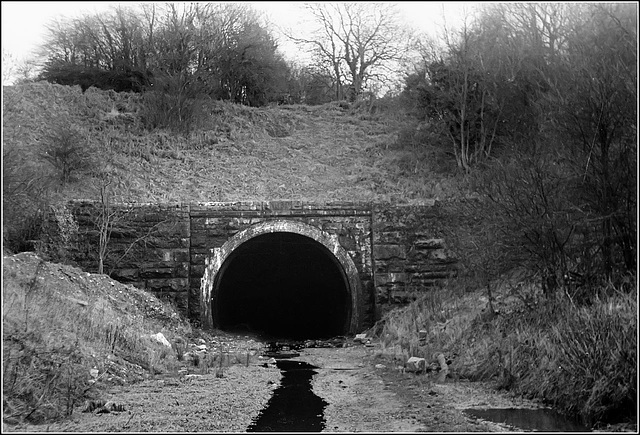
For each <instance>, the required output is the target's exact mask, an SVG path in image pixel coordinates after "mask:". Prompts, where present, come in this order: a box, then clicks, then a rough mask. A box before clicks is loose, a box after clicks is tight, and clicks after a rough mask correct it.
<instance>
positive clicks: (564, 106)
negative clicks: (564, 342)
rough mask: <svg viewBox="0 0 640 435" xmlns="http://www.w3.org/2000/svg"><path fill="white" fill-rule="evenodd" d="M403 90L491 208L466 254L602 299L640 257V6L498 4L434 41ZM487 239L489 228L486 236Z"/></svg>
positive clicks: (492, 269)
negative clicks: (603, 287) (602, 290)
mask: <svg viewBox="0 0 640 435" xmlns="http://www.w3.org/2000/svg"><path fill="white" fill-rule="evenodd" d="M421 54H422V61H421V62H419V63H418V64H417V65H416V66H415V70H414V71H413V72H412V73H411V74H410V75H408V77H407V79H406V86H405V90H404V94H403V96H404V97H405V101H408V102H409V106H410V108H411V110H412V111H413V113H414V115H415V117H416V118H417V120H419V121H420V124H419V126H418V128H417V129H416V133H415V134H414V137H413V140H414V142H415V143H416V144H422V145H424V146H435V147H436V148H439V149H441V150H443V151H444V152H446V153H447V154H448V155H450V156H451V157H450V158H451V159H453V160H455V162H456V164H457V166H458V167H459V168H460V170H462V171H463V172H466V173H468V174H472V175H473V177H472V179H473V182H474V183H475V186H474V187H475V188H476V189H477V190H478V191H479V192H481V193H482V194H484V195H485V197H486V198H488V200H489V201H490V202H489V206H488V207H487V208H486V209H484V210H479V209H478V210H475V211H474V212H473V213H472V214H473V215H474V216H475V217H476V218H478V219H485V221H486V224H485V226H484V230H486V231H484V234H485V235H484V236H482V237H483V238H484V240H483V241H482V242H481V243H479V244H477V245H476V246H482V247H483V248H482V250H481V251H480V250H479V249H474V248H473V244H471V245H470V248H469V251H468V252H465V256H467V257H469V258H474V257H473V256H470V254H471V253H472V252H473V251H476V253H477V255H476V256H475V260H474V261H473V262H472V263H473V264H470V269H472V270H475V271H476V272H477V271H482V274H483V275H484V276H485V277H486V278H487V279H488V280H489V279H490V278H495V277H497V276H499V275H500V273H501V272H503V271H504V270H508V269H511V268H513V267H524V269H525V270H527V271H529V273H530V275H531V277H532V278H535V279H536V280H538V281H539V282H541V283H542V285H543V287H544V288H545V290H546V291H547V292H548V293H550V294H552V293H554V292H556V291H557V290H565V291H568V292H570V293H571V294H572V295H574V296H576V297H584V298H587V299H588V298H590V297H593V296H594V294H595V292H593V291H592V289H593V284H595V283H596V282H601V281H602V280H603V279H604V280H605V281H606V280H613V281H614V282H617V283H620V282H623V281H625V280H627V282H628V278H625V277H627V276H628V274H629V273H633V274H635V271H636V259H637V229H636V216H637V212H636V206H637V190H636V182H637V119H638V118H637V5H635V4H623V3H617V4H564V3H562V4H561V3H528V4H516V3H499V4H487V5H485V6H484V7H483V8H482V9H480V10H479V11H478V13H477V14H476V15H475V17H473V18H472V19H469V20H468V21H467V22H466V25H465V26H463V27H462V28H461V29H460V30H459V31H458V32H455V33H454V32H452V33H449V34H448V35H447V38H446V39H445V42H444V45H443V46H440V47H438V46H436V45H434V44H431V45H430V44H423V45H422V47H421ZM473 237H475V238H481V234H480V233H476V234H475V235H473Z"/></svg>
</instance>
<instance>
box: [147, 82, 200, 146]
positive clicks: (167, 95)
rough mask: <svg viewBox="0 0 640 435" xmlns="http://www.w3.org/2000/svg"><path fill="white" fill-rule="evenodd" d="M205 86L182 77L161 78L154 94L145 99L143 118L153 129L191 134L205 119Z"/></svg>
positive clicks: (149, 94)
mask: <svg viewBox="0 0 640 435" xmlns="http://www.w3.org/2000/svg"><path fill="white" fill-rule="evenodd" d="M200 88H201V86H199V85H198V84H197V82H196V83H192V82H191V81H189V80H188V79H187V78H186V77H182V76H180V75H175V76H169V75H166V76H163V77H158V78H157V79H156V81H155V85H154V88H153V91H150V92H146V93H145V94H144V96H143V103H142V104H143V106H142V111H141V116H142V119H143V123H144V126H145V128H147V129H149V130H154V129H167V130H171V131H173V132H176V133H184V134H187V133H189V132H191V131H192V130H194V129H195V128H197V127H199V126H200V122H201V120H202V116H203V115H204V114H203V113H202V98H203V95H204V94H201V93H200V90H201V89H200Z"/></svg>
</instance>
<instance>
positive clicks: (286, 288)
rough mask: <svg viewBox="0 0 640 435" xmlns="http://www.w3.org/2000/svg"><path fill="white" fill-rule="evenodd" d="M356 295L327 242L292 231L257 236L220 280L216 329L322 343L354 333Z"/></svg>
mask: <svg viewBox="0 0 640 435" xmlns="http://www.w3.org/2000/svg"><path fill="white" fill-rule="evenodd" d="M351 291H352V289H351V288H350V284H349V279H348V277H347V275H346V274H345V270H344V267H343V266H342V265H341V263H340V261H339V260H338V259H337V258H336V256H335V255H334V254H333V253H332V252H331V251H330V250H329V249H328V248H327V247H326V246H325V245H323V244H322V243H319V242H318V241H316V240H314V239H313V238H311V237H308V236H306V235H302V234H297V233H292V232H269V233H265V234H260V235H257V236H255V237H252V238H250V239H248V240H246V241H244V242H243V243H241V244H240V245H239V246H237V247H236V248H235V249H234V250H233V252H231V253H230V254H229V255H228V256H227V258H226V259H225V260H224V262H223V263H222V265H221V267H220V270H219V271H218V272H217V276H216V279H215V284H214V289H213V295H212V296H213V297H212V302H211V303H212V307H211V308H212V310H211V312H212V315H213V321H214V324H215V325H216V326H217V327H218V328H220V329H222V330H227V331H233V332H243V331H250V332H253V333H257V334H259V335H260V336H262V337H271V338H290V339H322V338H329V337H334V336H337V335H344V334H345V333H347V332H348V331H349V328H350V320H351V317H352V313H351V309H352V308H351V305H352V301H351V296H350V294H351Z"/></svg>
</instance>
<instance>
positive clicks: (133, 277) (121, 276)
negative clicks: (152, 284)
mask: <svg viewBox="0 0 640 435" xmlns="http://www.w3.org/2000/svg"><path fill="white" fill-rule="evenodd" d="M111 278H113V279H115V280H116V281H120V282H127V283H130V282H133V281H137V280H138V279H139V278H140V271H139V269H116V270H114V271H113V273H112V274H111Z"/></svg>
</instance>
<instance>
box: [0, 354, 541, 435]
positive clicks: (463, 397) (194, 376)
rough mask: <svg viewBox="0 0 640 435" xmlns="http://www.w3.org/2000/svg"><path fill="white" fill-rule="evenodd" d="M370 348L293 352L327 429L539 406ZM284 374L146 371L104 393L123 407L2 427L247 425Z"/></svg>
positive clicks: (402, 424) (379, 427) (193, 428)
mask: <svg viewBox="0 0 640 435" xmlns="http://www.w3.org/2000/svg"><path fill="white" fill-rule="evenodd" d="M375 352H376V348H375V347H365V346H363V345H354V346H349V347H336V348H310V349H303V350H301V351H300V356H298V357H295V358H294V359H295V360H300V361H304V362H307V363H309V364H312V365H314V366H316V367H318V368H317V369H315V371H316V372H317V374H316V375H315V376H314V378H313V380H312V389H313V392H314V393H315V394H316V395H317V396H319V397H321V398H322V399H324V400H325V401H326V402H327V403H328V405H327V406H326V408H325V409H324V419H325V429H324V430H323V431H324V432H442V431H444V432H499V431H507V430H510V429H509V428H507V427H505V426H501V425H498V424H494V423H490V422H485V421H479V420H474V419H472V418H470V417H468V416H467V415H466V414H464V413H463V412H462V409H465V408H469V407H487V406H488V407H536V405H535V404H534V403H527V402H523V401H515V400H513V399H510V398H508V397H506V396H505V395H502V394H497V393H495V392H492V391H491V390H489V389H487V388H485V387H483V386H482V385H481V384H475V383H465V382H453V381H451V380H449V379H447V381H446V382H445V383H436V382H434V381H433V380H430V378H429V377H428V376H426V375H418V376H416V375H415V374H412V373H402V372H401V371H399V370H397V369H396V368H394V367H391V365H392V364H390V363H389V362H387V364H386V365H385V367H382V366H381V365H380V363H381V362H383V361H384V360H379V359H376V358H374V357H373V356H374V353H375ZM262 361H266V359H263V360H262ZM387 366H389V367H387ZM281 378H282V375H281V373H280V370H278V369H277V368H275V367H274V366H273V365H267V366H266V367H265V366H264V362H261V363H259V364H258V363H255V364H252V365H250V366H248V367H246V366H244V365H242V364H236V365H233V366H231V367H229V368H226V369H225V370H224V373H223V375H222V376H221V377H220V376H217V375H216V373H215V372H213V371H212V372H211V373H208V374H206V373H198V372H194V373H191V374H189V375H186V376H182V377H180V378H171V377H167V378H155V379H149V380H146V381H144V382H142V383H138V384H135V385H124V386H114V387H113V388H112V389H111V390H110V391H109V392H108V393H107V394H106V395H105V397H104V399H105V400H111V401H113V403H115V404H118V405H122V406H123V408H124V410H123V411H120V412H119V411H114V412H109V413H106V412H105V413H98V412H96V411H93V412H84V413H83V412H80V410H78V411H76V412H75V413H74V415H73V417H72V418H71V419H70V420H69V421H66V422H61V423H56V424H50V425H46V426H29V427H7V426H5V427H4V428H3V429H4V430H3V432H4V431H21V432H22V431H26V432H34V431H37V432H43V431H62V432H166V431H170V432H175V431H179V432H185V431H188V432H244V431H246V430H247V428H248V427H249V425H250V424H251V422H252V421H253V420H254V419H255V418H256V417H257V416H258V415H259V413H260V411H261V410H262V409H263V408H264V407H265V405H266V404H267V402H268V400H269V398H270V397H271V396H272V394H273V391H274V390H275V389H276V388H277V387H278V385H279V384H280V381H281ZM511 430H512V429H511Z"/></svg>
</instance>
